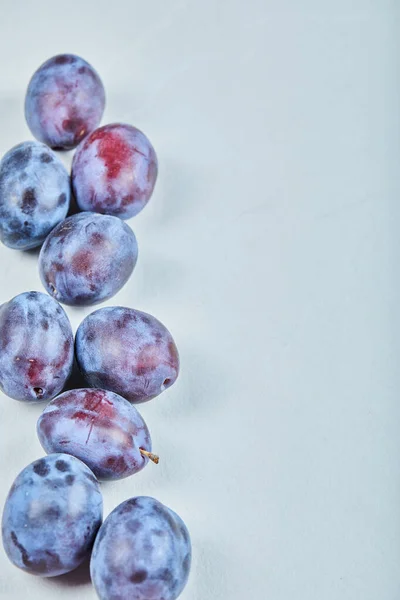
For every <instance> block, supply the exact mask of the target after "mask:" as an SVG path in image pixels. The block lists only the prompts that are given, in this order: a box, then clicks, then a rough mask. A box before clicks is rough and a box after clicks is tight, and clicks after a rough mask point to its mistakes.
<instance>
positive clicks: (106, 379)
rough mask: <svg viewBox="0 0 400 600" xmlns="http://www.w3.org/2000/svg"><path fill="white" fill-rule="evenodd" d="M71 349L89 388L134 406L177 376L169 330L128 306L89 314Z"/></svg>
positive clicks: (174, 354)
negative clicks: (74, 351)
mask: <svg viewBox="0 0 400 600" xmlns="http://www.w3.org/2000/svg"><path fill="white" fill-rule="evenodd" d="M75 350H76V358H77V361H78V364H79V367H80V369H81V371H82V374H83V376H84V377H85V379H86V381H87V382H88V383H89V385H91V386H92V387H96V388H103V389H107V390H111V391H113V392H115V393H117V394H119V395H120V396H123V397H124V398H126V399H127V400H130V401H131V402H133V403H140V402H146V401H148V400H151V399H152V398H154V397H155V396H157V395H158V394H160V393H161V392H163V391H164V390H165V389H167V388H169V387H171V385H172V384H173V383H174V382H175V380H176V379H177V377H178V373H179V354H178V350H177V347H176V345H175V342H174V340H173V338H172V335H171V334H170V332H169V331H168V329H167V328H166V327H165V326H164V325H163V324H162V323H160V321H158V320H157V319H156V318H155V317H153V316H152V315H149V314H147V313H144V312H141V311H139V310H134V309H132V308H123V307H120V306H115V307H107V308H101V309H99V310H96V311H95V312H93V313H92V314H90V315H88V316H87V317H86V318H85V319H84V320H83V321H82V323H81V325H80V326H79V328H78V331H77V333H76V342H75Z"/></svg>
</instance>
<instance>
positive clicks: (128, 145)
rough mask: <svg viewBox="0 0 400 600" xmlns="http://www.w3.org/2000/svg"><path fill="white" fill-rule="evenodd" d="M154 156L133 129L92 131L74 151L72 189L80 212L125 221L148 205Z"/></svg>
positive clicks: (154, 174)
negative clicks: (88, 211) (114, 217)
mask: <svg viewBox="0 0 400 600" xmlns="http://www.w3.org/2000/svg"><path fill="white" fill-rule="evenodd" d="M157 170H158V167H157V156H156V153H155V151H154V148H153V146H152V145H151V143H150V141H149V140H148V139H147V137H146V136H145V135H144V133H142V132H141V131H140V130H139V129H136V127H132V126H131V125H124V124H121V123H113V124H111V125H104V127H99V129H96V131H93V133H91V134H90V135H89V136H88V137H87V138H86V139H85V140H84V141H83V142H82V143H81V144H80V145H79V147H78V149H77V151H76V153H75V156H74V160H73V163H72V185H73V189H74V194H75V197H76V201H77V203H78V206H79V207H80V208H81V210H93V211H95V212H99V213H103V214H107V215H114V216H116V217H120V218H121V219H129V218H130V217H133V216H134V215H136V214H137V213H138V212H140V211H141V210H142V209H143V208H144V207H145V206H146V204H147V202H148V201H149V199H150V197H151V195H152V193H153V189H154V186H155V184H156V179H157Z"/></svg>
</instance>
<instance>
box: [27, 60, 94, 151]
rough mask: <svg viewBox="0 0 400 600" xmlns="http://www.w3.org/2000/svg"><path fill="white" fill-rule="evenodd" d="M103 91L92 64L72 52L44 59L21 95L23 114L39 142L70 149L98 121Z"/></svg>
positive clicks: (60, 148) (92, 128) (61, 148)
mask: <svg viewBox="0 0 400 600" xmlns="http://www.w3.org/2000/svg"><path fill="white" fill-rule="evenodd" d="M104 107H105V92H104V87H103V84H102V82H101V79H100V77H99V75H98V74H97V72H96V71H95V70H94V68H93V67H92V66H91V65H90V64H89V63H88V62H86V61H85V60H83V59H82V58H80V57H79V56H76V55H74V54H59V55H57V56H53V57H52V58H50V59H48V60H47V61H46V62H45V63H43V64H42V65H41V66H40V67H39V68H38V69H37V71H35V73H34V74H33V76H32V78H31V80H30V82H29V85H28V89H27V92H26V96H25V118H26V121H27V123H28V126H29V129H30V130H31V132H32V133H33V135H34V136H35V138H37V139H38V140H40V141H41V142H44V143H45V144H47V145H48V146H50V147H51V148H54V149H58V150H70V149H72V148H75V147H76V146H77V145H78V144H79V142H80V141H81V140H82V139H83V138H84V137H85V136H86V135H88V134H89V133H90V132H91V131H93V130H94V129H95V128H96V127H97V126H98V124H99V123H100V121H101V117H102V115H103V112H104Z"/></svg>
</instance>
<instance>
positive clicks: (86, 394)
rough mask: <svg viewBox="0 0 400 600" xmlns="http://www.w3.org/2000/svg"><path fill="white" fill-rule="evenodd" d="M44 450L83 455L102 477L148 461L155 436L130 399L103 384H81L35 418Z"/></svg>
mask: <svg viewBox="0 0 400 600" xmlns="http://www.w3.org/2000/svg"><path fill="white" fill-rule="evenodd" d="M37 432H38V436H39V440H40V443H41V444H42V446H43V448H44V449H45V450H46V452H50V453H51V452H66V453H67V454H72V455H73V456H76V458H79V459H80V460H82V461H83V462H84V463H85V464H87V465H88V467H89V468H90V469H91V470H92V471H93V473H94V474H95V475H96V477H98V478H99V479H121V478H123V477H128V476H129V475H133V474H134V473H137V472H138V471H140V470H141V469H143V467H145V466H146V464H147V463H148V461H149V458H150V459H152V460H153V461H154V462H158V457H156V456H155V455H154V454H152V453H151V438H150V433H149V430H148V429H147V426H146V423H145V422H144V420H143V419H142V417H141V416H140V414H139V413H138V411H137V410H136V408H135V407H134V406H132V404H130V403H129V402H128V401H127V400H125V399H124V398H121V396H118V395H117V394H114V393H113V392H108V391H105V390H94V389H78V390H70V391H68V392H64V393H63V394H61V395H60V396H58V397H57V398H55V399H54V400H52V401H51V402H50V403H49V404H48V405H47V407H46V408H45V410H44V411H43V413H42V415H41V416H40V417H39V420H38V423H37Z"/></svg>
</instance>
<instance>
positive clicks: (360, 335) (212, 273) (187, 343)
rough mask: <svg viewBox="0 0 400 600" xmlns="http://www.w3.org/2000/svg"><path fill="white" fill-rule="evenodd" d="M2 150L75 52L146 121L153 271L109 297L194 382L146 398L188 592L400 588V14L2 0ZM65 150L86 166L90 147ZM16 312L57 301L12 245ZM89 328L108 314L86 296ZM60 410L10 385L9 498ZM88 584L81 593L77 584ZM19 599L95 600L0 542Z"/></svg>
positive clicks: (4, 287)
mask: <svg viewBox="0 0 400 600" xmlns="http://www.w3.org/2000/svg"><path fill="white" fill-rule="evenodd" d="M0 9H1V12H0V55H1V57H2V60H1V63H0V151H1V154H3V153H4V152H6V151H7V150H8V149H9V148H10V147H11V146H13V145H14V144H16V143H18V142H20V141H22V140H24V139H28V138H30V134H29V131H28V129H27V127H26V125H25V123H24V118H23V100H24V91H25V87H26V85H27V83H28V80H29V77H30V76H31V74H32V73H33V71H34V70H35V69H36V68H37V67H38V66H39V65H40V64H41V63H42V62H43V61H44V60H46V59H47V58H48V57H50V56H51V55H53V54H56V53H58V52H63V51H67V52H68V51H70V52H74V53H77V54H80V55H82V56H83V57H84V58H85V59H87V60H88V61H89V62H91V63H92V64H93V65H94V66H95V68H96V69H98V71H99V73H100V74H101V76H102V78H103V81H104V84H105V86H106V92H107V101H108V104H107V109H106V114H105V119H104V121H103V122H110V121H117V120H122V121H126V122H129V123H132V124H134V125H136V126H138V127H140V128H141V129H143V130H144V131H145V133H146V134H147V135H148V136H149V137H150V139H151V140H152V142H153V144H154V146H155V148H156V151H157V152H158V157H159V162H160V177H159V181H158V184H157V188H156V192H155V194H154V197H153V199H152V200H151V202H150V204H149V205H148V207H147V208H146V209H145V210H144V211H143V212H142V213H141V214H140V215H139V216H138V217H136V218H135V219H132V220H131V221H130V224H131V225H132V227H133V229H134V230H135V233H136V235H137V238H138V242H139V248H140V252H139V262H138V266H137V269H136V271H135V273H134V275H133V277H132V279H131V280H130V282H129V283H128V284H127V286H126V287H125V288H124V289H123V290H122V291H121V292H120V293H119V294H118V295H117V296H116V297H115V298H114V299H113V300H111V301H110V302H108V303H107V304H109V305H112V304H122V305H124V304H125V305H131V306H134V307H137V308H139V309H142V310H145V311H148V312H151V313H153V314H154V315H156V316H157V317H158V318H160V319H161V320H162V321H163V322H165V324H166V325H167V326H168V327H169V328H170V329H171V331H172V332H173V334H174V336H175V338H176V341H177V343H178V346H179V348H180V352H181V357H182V374H181V377H180V380H179V382H178V383H177V384H176V385H175V386H174V387H173V388H171V389H170V390H169V391H168V392H166V393H165V394H164V395H162V396H161V397H159V398H158V399H156V400H154V401H152V402H151V403H149V404H148V405H146V406H143V407H142V408H141V412H142V414H143V416H144V417H145V419H146V420H147V422H148V425H149V427H150V428H151V430H152V435H153V440H154V448H155V450H156V451H157V452H158V453H159V454H160V455H161V463H160V465H159V467H158V468H157V467H155V466H154V467H153V466H151V465H149V466H148V468H147V469H146V470H145V471H144V472H142V473H141V474H139V475H138V476H136V477H134V478H131V479H128V480H125V481H122V482H119V483H118V482H116V483H113V484H109V485H107V486H105V488H104V495H105V506H106V512H107V513H108V512H109V511H110V510H111V509H112V508H113V507H114V506H115V505H116V504H117V503H119V502H120V501H122V500H124V499H125V498H127V497H129V496H132V495H137V494H146V495H154V496H156V497H157V498H159V499H160V500H161V501H163V502H165V503H166V504H168V505H169V506H171V508H173V509H174V510H176V511H177V512H179V513H180V514H181V516H182V517H183V518H184V519H185V521H186V522H187V524H188V526H189V528H190V530H191V533H192V537H193V543H194V565H193V573H192V577H191V580H190V583H189V585H188V587H187V589H186V590H185V592H184V593H183V595H182V600H211V599H212V600H243V599H245V598H246V599H248V600H264V599H265V600H293V599H294V598H295V599H296V600H398V598H399V594H400V393H399V391H400V368H399V362H400V342H399V338H400V284H399V280H400V241H399V240H400V233H399V232H400V47H399V46H400V42H399V39H400V37H399V32H400V5H399V3H398V1H395V0H392V1H389V0H292V1H289V0H247V1H246V2H244V1H239V0H218V1H216V0H201V1H200V0H192V1H190V0H186V1H185V0H175V1H166V0H149V1H143V0H142V1H140V2H139V1H137V0H125V1H122V0H113V1H109V0H107V1H104V0H93V1H89V0H80V1H79V2H78V1H71V2H68V3H61V4H60V3H59V2H55V1H54V0H51V1H50V0H40V1H37V2H30V1H28V0H26V1H20V0H2V2H1V7H0ZM64 160H65V161H66V163H67V164H69V163H70V160H71V157H70V155H65V156H64ZM0 272H1V279H0V302H4V301H6V300H8V299H9V298H10V297H12V296H14V295H15V294H17V293H20V292H23V291H25V290H30V289H38V290H41V289H42V288H41V285H40V281H39V277H38V273H37V266H36V257H35V256H34V255H32V254H30V255H26V254H22V253H18V252H15V251H11V250H8V249H6V248H4V247H2V248H1V249H0ZM67 310H68V314H69V315H70V317H71V319H72V322H73V326H74V328H76V327H77V326H78V324H79V322H80V320H81V319H82V317H83V316H84V315H85V314H87V313H88V312H89V311H88V310H77V309H67ZM40 410H41V407H39V406H38V407H33V408H32V407H27V406H24V405H21V404H18V403H17V402H14V401H13V400H10V399H8V398H6V397H0V473H1V487H0V504H1V505H2V503H3V501H4V498H5V495H6V493H7V491H8V488H9V487H10V485H11V483H12V481H13V479H14V477H15V475H16V474H17V473H18V472H19V471H20V470H21V469H22V468H23V467H24V466H25V465H26V464H27V463H29V462H31V461H32V460H33V459H35V458H37V457H39V456H40V455H41V454H42V451H41V448H40V446H39V443H38V441H37V439H36V434H35V422H36V418H37V416H38V414H39V412H40ZM73 582H75V585H76V586H77V587H74V588H71V587H69V586H70V584H71V583H73ZM0 597H4V598H13V599H15V600H26V599H34V600H36V599H37V600H39V599H40V600H54V598H57V599H59V600H62V599H64V598H65V599H67V598H74V597H75V598H79V599H80V600H89V599H93V600H94V598H95V594H94V591H93V590H92V589H91V587H90V585H89V584H88V583H85V577H84V576H82V574H81V575H80V576H76V577H75V579H74V578H72V580H71V578H70V579H68V578H64V579H62V582H61V583H60V582H58V583H57V582H56V581H43V580H40V579H36V578H33V577H29V576H27V575H24V574H23V573H20V572H19V571H18V570H16V569H15V568H14V567H12V565H11V564H9V563H8V561H7V559H6V557H5V555H4V553H3V551H2V550H0Z"/></svg>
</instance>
